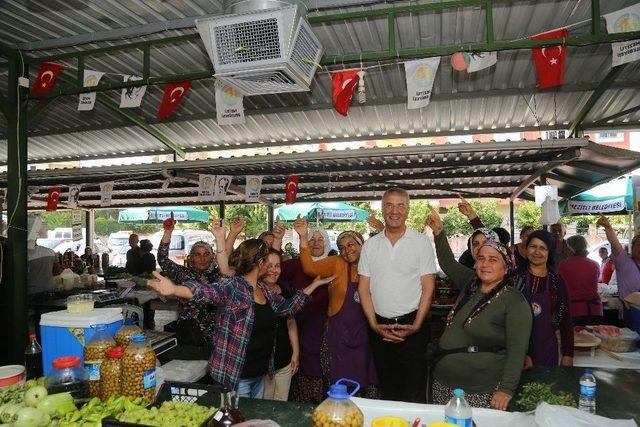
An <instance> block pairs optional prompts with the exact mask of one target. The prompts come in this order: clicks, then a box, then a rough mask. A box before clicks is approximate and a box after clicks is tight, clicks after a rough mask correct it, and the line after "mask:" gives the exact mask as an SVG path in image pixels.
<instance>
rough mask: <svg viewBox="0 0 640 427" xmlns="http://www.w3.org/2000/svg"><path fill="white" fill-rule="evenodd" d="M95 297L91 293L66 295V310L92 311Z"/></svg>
mask: <svg viewBox="0 0 640 427" xmlns="http://www.w3.org/2000/svg"><path fill="white" fill-rule="evenodd" d="M94 304H95V298H94V297H93V295H91V294H79V295H71V296H70V297H67V311H68V312H69V313H75V314H77V313H88V312H90V311H93V306H94Z"/></svg>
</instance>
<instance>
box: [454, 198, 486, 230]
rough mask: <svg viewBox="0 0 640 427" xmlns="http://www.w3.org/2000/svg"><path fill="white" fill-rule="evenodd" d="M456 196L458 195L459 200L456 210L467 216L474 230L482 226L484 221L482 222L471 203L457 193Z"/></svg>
mask: <svg viewBox="0 0 640 427" xmlns="http://www.w3.org/2000/svg"><path fill="white" fill-rule="evenodd" d="M458 197H460V202H459V203H458V210H459V211H460V212H462V214H463V215H464V216H466V217H467V219H468V220H469V224H470V225H471V227H472V228H473V229H474V230H477V229H478V228H482V227H484V223H483V222H482V220H481V219H480V217H479V216H478V214H476V211H475V210H474V209H473V206H471V203H469V202H467V199H465V198H464V197H462V196H461V195H459V196H458Z"/></svg>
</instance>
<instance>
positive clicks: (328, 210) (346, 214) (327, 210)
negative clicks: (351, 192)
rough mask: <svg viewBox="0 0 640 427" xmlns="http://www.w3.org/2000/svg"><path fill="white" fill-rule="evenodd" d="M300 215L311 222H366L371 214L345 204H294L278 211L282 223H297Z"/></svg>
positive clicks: (277, 214)
mask: <svg viewBox="0 0 640 427" xmlns="http://www.w3.org/2000/svg"><path fill="white" fill-rule="evenodd" d="M298 215H300V217H307V219H308V220H309V221H316V220H317V221H327V222H344V221H366V220H367V217H368V216H369V213H368V212H367V211H365V210H364V209H360V208H357V207H355V206H351V205H348V204H346V203H343V202H324V203H323V202H314V203H294V204H292V205H285V206H282V207H280V208H278V209H276V216H278V217H279V218H280V219H281V220H282V221H295V219H296V218H297V217H298Z"/></svg>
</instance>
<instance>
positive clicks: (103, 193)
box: [100, 181, 114, 206]
mask: <svg viewBox="0 0 640 427" xmlns="http://www.w3.org/2000/svg"><path fill="white" fill-rule="evenodd" d="M113 185H114V182H113V181H109V182H103V183H102V184H100V206H111V194H112V193H113Z"/></svg>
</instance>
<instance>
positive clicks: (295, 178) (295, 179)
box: [284, 174, 300, 205]
mask: <svg viewBox="0 0 640 427" xmlns="http://www.w3.org/2000/svg"><path fill="white" fill-rule="evenodd" d="M299 182H300V175H296V174H293V175H289V178H287V182H286V183H285V184H284V187H285V191H286V193H285V196H284V202H285V203H286V204H287V205H291V204H293V203H295V202H296V197H297V196H298V183H299Z"/></svg>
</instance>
